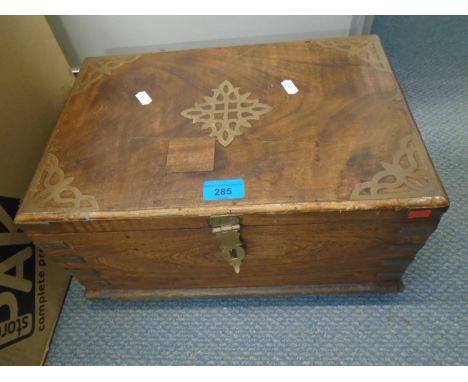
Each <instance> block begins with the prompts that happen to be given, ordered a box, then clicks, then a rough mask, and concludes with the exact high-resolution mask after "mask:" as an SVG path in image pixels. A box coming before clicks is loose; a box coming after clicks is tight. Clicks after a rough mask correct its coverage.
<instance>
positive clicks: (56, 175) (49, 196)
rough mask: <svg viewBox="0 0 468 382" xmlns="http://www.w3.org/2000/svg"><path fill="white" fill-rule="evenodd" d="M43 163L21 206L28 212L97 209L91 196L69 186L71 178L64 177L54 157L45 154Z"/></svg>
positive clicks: (95, 202)
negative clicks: (31, 188) (32, 187)
mask: <svg viewBox="0 0 468 382" xmlns="http://www.w3.org/2000/svg"><path fill="white" fill-rule="evenodd" d="M43 163H44V164H43V165H42V168H41V169H40V170H39V171H38V174H37V175H36V178H35V180H34V182H35V183H34V185H33V186H34V189H33V190H30V191H29V192H28V194H27V195H26V198H25V200H24V203H23V206H22V207H24V208H25V209H26V210H27V211H28V212H31V211H44V210H46V211H65V210H80V211H95V210H98V209H99V207H98V203H97V201H96V199H95V198H94V197H93V196H90V195H83V194H82V193H81V191H80V190H78V188H76V187H74V186H71V185H70V184H71V183H72V182H73V177H71V176H70V177H65V174H64V172H63V170H62V169H61V168H60V167H59V163H58V159H57V157H56V156H55V155H53V154H50V153H49V154H46V157H45V158H44V162H43Z"/></svg>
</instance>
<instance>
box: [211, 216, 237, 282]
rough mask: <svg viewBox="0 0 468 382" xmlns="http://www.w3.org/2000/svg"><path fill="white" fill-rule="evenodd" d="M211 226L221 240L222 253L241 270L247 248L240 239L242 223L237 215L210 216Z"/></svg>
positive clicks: (231, 263) (235, 269)
mask: <svg viewBox="0 0 468 382" xmlns="http://www.w3.org/2000/svg"><path fill="white" fill-rule="evenodd" d="M210 227H212V228H213V233H214V234H216V238H217V239H218V241H219V245H220V248H221V255H222V256H223V258H224V259H225V260H226V261H227V262H228V263H229V264H230V265H231V266H232V267H233V268H234V271H235V272H236V273H239V272H240V266H241V263H242V260H243V259H244V257H245V249H244V248H243V243H242V241H241V239H240V224H239V218H238V217H237V216H216V217H212V218H210Z"/></svg>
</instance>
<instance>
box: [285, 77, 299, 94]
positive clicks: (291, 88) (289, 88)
mask: <svg viewBox="0 0 468 382" xmlns="http://www.w3.org/2000/svg"><path fill="white" fill-rule="evenodd" d="M281 85H283V88H284V90H286V93H288V94H296V93H297V92H298V91H299V89H298V88H297V87H296V85H295V84H294V82H292V81H291V80H284V81H282V82H281Z"/></svg>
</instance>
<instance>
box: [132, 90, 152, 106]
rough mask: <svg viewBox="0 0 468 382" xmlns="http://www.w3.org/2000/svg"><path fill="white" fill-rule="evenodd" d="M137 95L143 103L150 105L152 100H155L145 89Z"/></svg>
mask: <svg viewBox="0 0 468 382" xmlns="http://www.w3.org/2000/svg"><path fill="white" fill-rule="evenodd" d="M135 97H137V98H138V101H140V103H141V104H142V105H148V104H150V103H151V101H153V100H152V99H151V97H150V96H149V95H148V93H147V92H145V91H142V92H138V93H137V94H135Z"/></svg>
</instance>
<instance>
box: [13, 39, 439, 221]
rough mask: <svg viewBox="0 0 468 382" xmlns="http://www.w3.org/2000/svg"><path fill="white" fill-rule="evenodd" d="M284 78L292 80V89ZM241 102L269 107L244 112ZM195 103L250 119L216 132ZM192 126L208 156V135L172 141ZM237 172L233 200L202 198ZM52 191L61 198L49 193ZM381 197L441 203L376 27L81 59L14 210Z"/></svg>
mask: <svg viewBox="0 0 468 382" xmlns="http://www.w3.org/2000/svg"><path fill="white" fill-rule="evenodd" d="M284 79H290V80H292V81H293V82H294V83H295V84H296V86H297V87H298V89H299V92H298V93H297V94H295V95H289V94H288V93H287V92H286V91H285V90H284V89H283V87H282V86H281V81H283V80H284ZM224 81H229V83H230V84H232V86H233V87H234V88H235V89H237V90H236V92H237V93H232V92H231V94H230V95H229V97H231V96H232V97H233V99H231V98H229V99H228V100H229V101H232V102H227V103H225V104H224V103H223V105H227V106H226V107H227V108H228V109H225V108H224V107H225V106H223V105H221V107H222V108H221V109H216V110H217V111H216V112H213V113H215V114H210V113H211V112H210V110H211V109H210V108H211V107H212V106H210V105H211V104H210V102H211V101H210V98H209V97H214V95H216V94H217V93H215V92H214V90H213V89H215V90H216V89H219V87H220V86H221V85H222V84H223V82H224ZM139 91H146V92H147V93H148V94H149V95H150V97H151V98H152V102H151V103H150V104H149V105H145V106H143V105H141V104H140V103H139V102H138V100H137V99H136V97H135V94H136V93H138V92H139ZM218 96H219V97H221V98H222V95H219V94H218ZM244 96H245V97H244ZM236 97H237V98H236ZM239 97H241V98H242V97H244V98H242V99H241V98H239ZM207 99H208V101H209V102H208V101H207ZM236 99H241V101H242V102H241V101H239V102H237V101H236ZM250 101H252V102H254V101H255V102H258V103H260V104H262V105H268V106H269V107H271V110H270V109H268V110H267V109H265V108H263V109H262V107H260V109H258V110H257V111H255V110H254V109H252V110H250V109H249V110H250V111H245V110H246V109H245V108H247V109H248V108H249V107H251V106H252V105H251V104H249V103H248V102H250ZM236 102H237V103H236ZM243 102H245V105H244V103H243ZM211 103H212V102H211ZM206 104H207V105H208V106H207V105H206ZM197 105H198V106H197ZM242 105H244V106H242ZM241 106H242V107H244V109H242V110H243V111H242V112H236V111H232V110H237V109H236V108H241ZM197 107H198V108H202V109H203V108H205V109H206V110H208V114H207V115H208V116H209V115H212V116H213V118H214V119H216V120H218V119H220V120H222V121H224V120H223V118H227V119H226V121H228V122H229V123H231V122H232V126H233V127H232V128H233V129H234V127H235V128H237V125H236V123H238V122H239V120H241V119H245V120H246V121H247V122H248V125H245V123H244V122H242V127H241V128H240V130H239V134H240V135H236V136H234V137H233V139H232V142H230V143H229V144H227V145H224V144H222V143H220V141H219V140H218V139H217V137H216V136H213V134H212V130H211V129H210V128H206V126H205V125H204V123H203V122H196V119H191V118H189V117H188V116H187V113H185V116H184V111H186V110H190V109H191V108H197ZM216 107H218V106H216ZM223 108H224V109H223ZM239 110H241V109H239ZM249 113H250V114H249ZM189 114H190V113H189ZM190 115H193V111H192V114H190ZM197 116H198V117H200V118H201V119H200V120H201V121H202V120H203V118H206V115H205V116H204V115H201V114H197ZM210 118H211V117H210ZM249 118H250V119H249ZM216 123H218V122H216ZM223 123H224V122H223ZM239 123H240V122H239ZM204 126H205V128H204V129H203V127H204ZM216 126H217V128H219V129H221V128H230V127H229V126H230V125H229V126H227V125H226V124H224V125H223V124H222V123H221V122H220V123H218V124H217V125H216ZM226 126H227V127H226ZM249 126H250V127H249ZM202 138H205V139H211V140H212V141H213V145H214V153H213V155H214V157H211V158H210V151H209V149H208V148H207V146H206V144H205V143H203V144H200V152H199V153H197V152H196V151H197V150H196V147H193V146H191V147H189V148H188V149H187V150H186V151H184V150H183V145H181V144H180V143H179V144H177V143H174V142H177V140H180V139H182V140H184V139H194V142H195V139H201V140H200V142H202V141H203V139H202ZM171 142H172V146H171ZM179 142H181V141H179ZM224 143H225V142H224ZM171 147H172V149H171V151H170V148H171ZM174 150H175V151H174ZM168 154H170V155H169V156H168ZM177 156H179V157H180V158H179V159H178V158H177ZM184 156H193V157H194V159H193V160H192V162H191V161H190V159H187V158H184ZM51 158H52V159H51ZM197 158H198V159H197ZM210 160H211V161H212V163H211V162H210ZM51 161H56V164H57V166H56V167H54V168H52V167H51V166H50V162H51ZM187 161H188V162H187ZM210 164H211V165H212V167H213V168H212V170H211V171H210ZM168 165H169V167H168ZM174 169H175V170H174ZM235 178H243V179H244V180H245V184H246V186H245V187H246V190H245V192H246V196H245V198H244V199H239V200H221V201H204V200H202V185H203V182H204V181H205V180H208V179H235ZM51 190H53V191H54V192H62V193H61V194H60V195H61V198H58V197H55V198H46V197H45V196H48V192H49V191H51ZM386 200H398V201H399V202H398V203H397V204H400V203H401V204H402V205H407V206H410V207H411V206H413V207H416V206H418V203H419V205H420V206H421V207H424V206H434V205H436V206H438V207H444V206H447V205H448V199H447V196H446V194H445V192H444V190H443V188H442V186H441V184H440V181H439V179H438V177H437V175H436V173H435V170H434V168H433V166H432V163H431V161H430V159H429V156H428V155H427V152H426V149H425V147H424V144H423V142H422V140H421V137H420V134H419V132H418V130H417V128H416V126H415V124H414V122H413V119H412V117H411V114H410V112H409V110H408V107H407V105H406V103H405V100H404V98H403V95H402V93H401V91H400V89H399V87H398V84H397V81H396V79H395V76H394V74H393V73H392V71H391V68H390V65H389V63H388V60H387V58H386V57H385V54H384V52H383V49H382V47H381V44H380V41H379V39H378V37H376V36H361V37H350V38H343V39H325V40H316V41H299V42H291V43H279V44H265V45H252V46H241V47H229V48H215V49H202V50H188V51H179V52H164V53H155V54H143V55H139V56H119V57H104V58H92V59H88V60H86V61H85V63H84V64H83V67H82V70H81V73H80V76H79V78H78V80H77V83H76V84H75V88H74V91H73V94H72V96H71V97H70V99H69V101H68V103H67V105H66V107H65V110H64V112H63V114H62V117H61V119H60V121H59V123H58V125H57V128H56V129H55V132H54V134H53V137H52V139H51V141H50V142H49V145H48V147H47V149H46V153H45V155H44V158H43V161H42V163H41V164H40V165H39V168H38V170H37V172H36V177H35V179H34V180H33V181H32V183H31V185H30V188H29V192H28V194H27V196H26V198H25V201H24V203H23V205H22V207H21V211H20V213H19V215H18V217H17V221H18V222H22V223H27V222H30V221H51V220H62V221H69V220H80V219H90V218H91V219H99V218H104V219H107V218H113V219H118V218H123V219H125V218H127V217H128V216H129V214H134V215H133V217H135V216H160V215H167V214H168V213H169V212H168V211H170V214H171V215H172V216H177V215H187V214H190V215H192V216H199V215H203V214H206V215H211V214H212V213H210V209H213V211H214V212H213V213H216V214H223V213H230V211H231V210H232V209H236V210H237V211H238V212H239V213H241V214H245V213H249V212H251V211H256V212H262V211H263V212H270V211H271V206H277V209H278V210H279V211H278V212H281V211H286V210H288V209H291V208H294V207H291V206H295V205H301V204H302V205H303V206H305V207H307V206H309V207H311V206H315V207H316V208H317V210H320V209H322V208H326V207H327V205H328V203H334V204H333V205H332V206H333V207H331V208H335V209H336V210H343V209H349V208H350V207H351V208H353V206H354V205H355V206H356V208H358V209H359V208H361V207H360V206H364V207H366V208H367V209H368V208H379V207H382V205H383V204H384V202H385V201H386ZM357 202H359V203H357ZM354 203H356V204H354ZM392 204H395V203H391V204H390V207H391V206H392ZM421 204H422V205H421ZM77 206H78V207H77Z"/></svg>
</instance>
